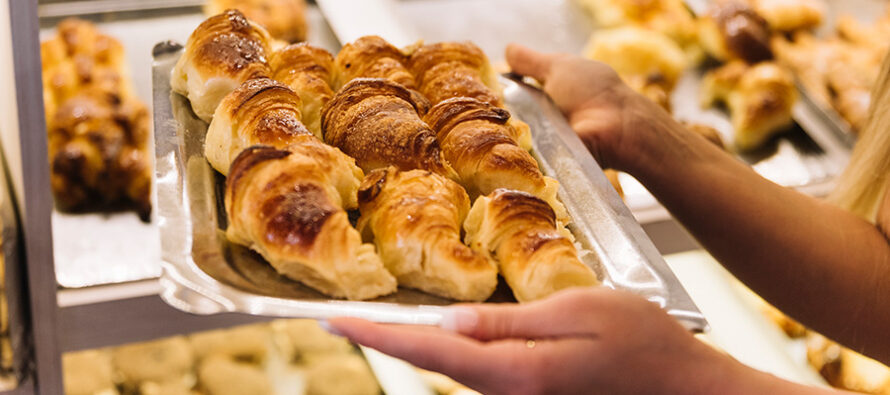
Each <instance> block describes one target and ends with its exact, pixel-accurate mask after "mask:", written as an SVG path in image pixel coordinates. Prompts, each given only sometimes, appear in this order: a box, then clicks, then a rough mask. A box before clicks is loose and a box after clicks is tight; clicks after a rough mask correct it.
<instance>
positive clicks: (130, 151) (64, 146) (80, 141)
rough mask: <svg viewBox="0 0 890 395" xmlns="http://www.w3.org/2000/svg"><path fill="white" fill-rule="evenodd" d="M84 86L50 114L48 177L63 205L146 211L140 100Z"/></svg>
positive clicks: (144, 118)
mask: <svg viewBox="0 0 890 395" xmlns="http://www.w3.org/2000/svg"><path fill="white" fill-rule="evenodd" d="M120 100H121V99H120V98H119V97H116V96H110V95H107V94H104V93H101V92H98V93H96V92H90V91H84V92H83V93H81V94H79V95H77V96H74V97H72V98H70V99H68V100H66V101H65V102H64V103H62V105H61V107H60V108H59V109H58V110H57V111H56V114H55V116H54V117H53V119H51V120H49V122H48V124H49V136H48V148H49V156H50V183H51V185H52V190H53V194H54V196H55V200H56V204H57V205H58V206H59V207H60V208H61V209H63V210H66V211H83V210H91V209H96V208H101V207H113V206H115V205H121V204H123V205H128V206H133V207H134V208H135V209H136V210H137V211H138V213H139V214H140V216H141V217H142V218H143V220H148V219H149V216H150V214H151V171H152V168H151V158H150V156H149V154H148V152H147V150H148V146H147V144H148V133H149V132H148V122H149V118H148V110H147V109H146V108H145V107H144V106H143V105H142V103H140V102H138V101H135V100H131V99H125V100H124V101H120Z"/></svg>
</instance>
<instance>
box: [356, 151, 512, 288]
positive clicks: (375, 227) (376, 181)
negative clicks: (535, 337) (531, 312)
mask: <svg viewBox="0 0 890 395" xmlns="http://www.w3.org/2000/svg"><path fill="white" fill-rule="evenodd" d="M358 197H359V207H360V208H361V212H362V216H361V218H359V221H358V226H357V228H358V230H359V232H361V233H362V234H363V235H367V236H366V239H370V238H373V240H374V244H376V245H377V251H378V253H379V254H380V257H381V259H382V260H383V264H384V265H385V266H386V269H387V270H389V272H390V273H392V274H393V275H394V276H395V277H396V279H397V280H398V282H399V285H402V286H406V287H410V288H416V289H420V290H422V291H425V292H428V293H431V294H434V295H439V296H443V297H446V298H451V299H456V300H462V301H477V302H478V301H483V300H486V299H488V297H489V296H491V294H492V293H493V292H494V289H495V287H496V286H497V284H498V271H497V266H496V265H495V264H494V263H493V262H491V261H489V260H488V258H487V257H485V256H482V255H481V254H478V253H476V252H474V251H473V250H472V249H470V248H469V247H467V246H466V245H464V244H463V242H462V241H461V239H460V230H461V224H462V223H463V221H464V218H465V217H466V215H467V212H468V211H469V210H470V199H469V198H468V197H467V193H466V192H464V190H463V188H461V186H460V185H458V184H457V183H455V182H454V181H451V180H449V179H447V178H445V177H442V176H440V175H437V174H435V173H430V172H428V171H424V170H412V171H408V172H400V171H398V170H396V169H395V168H392V167H391V168H389V169H378V170H374V171H373V172H371V173H370V174H368V176H367V177H366V178H365V181H364V182H363V183H362V186H361V188H360V189H359V192H358Z"/></svg>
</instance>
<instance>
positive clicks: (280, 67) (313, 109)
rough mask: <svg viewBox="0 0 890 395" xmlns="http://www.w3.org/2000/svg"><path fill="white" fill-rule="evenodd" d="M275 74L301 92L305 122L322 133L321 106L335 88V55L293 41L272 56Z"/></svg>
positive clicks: (329, 98)
mask: <svg viewBox="0 0 890 395" xmlns="http://www.w3.org/2000/svg"><path fill="white" fill-rule="evenodd" d="M269 65H270V66H271V67H272V78H274V79H275V80H277V81H279V82H281V83H283V84H285V85H287V86H288V87H290V88H291V89H293V90H294V92H296V93H297V94H298V95H300V102H301V107H300V111H301V112H302V114H303V123H304V124H305V125H306V127H307V128H309V130H310V131H311V132H312V134H314V135H315V136H316V137H318V138H320V139H322V138H324V137H323V136H322V134H321V109H322V107H324V105H325V104H327V103H328V102H329V101H330V100H331V97H333V96H334V91H333V90H332V89H331V86H333V84H334V57H333V56H331V54H330V53H329V52H328V51H325V50H323V49H321V48H316V47H313V46H311V45H309V44H305V43H301V44H292V45H289V46H287V47H284V48H282V49H279V50H277V51H275V52H273V53H272V55H271V56H270V57H269Z"/></svg>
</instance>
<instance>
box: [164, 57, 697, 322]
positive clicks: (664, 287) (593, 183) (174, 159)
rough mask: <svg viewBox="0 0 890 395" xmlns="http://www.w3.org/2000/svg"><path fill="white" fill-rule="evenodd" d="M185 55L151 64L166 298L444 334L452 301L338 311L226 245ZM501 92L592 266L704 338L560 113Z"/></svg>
mask: <svg viewBox="0 0 890 395" xmlns="http://www.w3.org/2000/svg"><path fill="white" fill-rule="evenodd" d="M181 52H182V51H181V46H179V45H178V44H171V43H162V44H159V45H158V46H156V48H155V60H154V64H153V69H154V74H153V75H154V79H153V86H154V111H155V113H154V122H155V147H156V152H157V159H156V176H157V177H156V179H157V184H156V185H157V190H158V214H159V216H160V221H159V222H160V224H161V246H162V259H163V275H162V277H161V284H162V287H163V291H162V293H161V296H162V297H163V298H164V299H165V300H166V301H167V302H168V303H170V304H171V305H173V306H174V307H177V308H179V309H182V310H185V311H188V312H192V313H197V314H213V313H221V312H242V313H248V314H256V315H268V316H278V317H306V318H316V319H323V318H327V317H332V316H356V317H362V318H366V319H370V320H374V321H380V322H392V323H404V324H426V325H437V324H439V323H440V322H441V319H442V315H441V309H442V307H441V306H444V305H447V304H450V303H452V301H450V300H446V299H442V298H438V297H435V296H432V295H428V294H425V293H422V292H418V291H413V290H409V289H400V290H399V291H398V292H397V293H396V294H394V295H390V296H386V297H383V298H379V299H377V300H375V301H372V302H353V301H341V300H331V299H330V298H328V297H326V296H324V295H321V294H319V293H317V292H315V291H313V290H311V289H309V288H308V287H305V286H303V285H301V284H299V283H297V282H294V281H291V280H288V279H286V278H284V277H282V276H279V275H278V274H277V273H276V272H275V271H274V270H273V269H272V268H271V266H269V265H268V264H267V263H265V262H264V261H263V259H262V258H261V257H259V256H258V255H257V254H255V253H253V252H251V251H249V250H247V249H246V248H244V247H240V246H237V245H233V244H231V243H229V242H228V241H226V239H225V235H224V233H223V229H224V228H225V220H226V219H225V210H224V209H223V207H222V203H221V199H220V193H221V191H222V188H223V186H224V180H223V178H222V177H221V176H220V175H219V174H217V173H216V172H215V171H213V170H212V169H211V167H210V166H209V165H208V163H207V161H206V160H205V159H204V156H203V151H204V135H205V133H206V129H207V124H206V123H204V122H202V121H200V120H198V119H197V118H196V117H195V116H194V114H193V113H192V112H191V109H190V106H189V105H188V102H187V100H186V99H185V98H184V97H182V96H180V95H178V94H171V91H170V83H169V82H170V81H169V76H170V70H171V68H172V67H173V65H174V63H175V61H176V60H177V59H178V58H179V56H180V54H181ZM503 83H504V84H505V86H506V91H505V94H506V102H507V104H508V106H509V107H510V108H511V109H512V110H513V111H514V114H515V115H516V116H517V117H519V118H520V119H522V120H523V121H525V122H527V123H528V124H529V125H530V126H531V128H532V131H533V136H534V146H535V152H536V154H537V156H538V160H539V162H540V164H541V167H542V169H543V170H544V172H545V173H546V174H548V175H550V176H552V177H554V178H556V179H557V180H559V181H560V183H561V184H562V185H563V188H561V189H560V194H559V196H560V198H561V199H562V201H563V202H564V203H565V204H566V206H567V208H568V209H569V213H570V214H571V215H572V217H573V219H574V221H575V222H574V225H573V226H572V227H571V230H572V231H573V233H574V234H575V236H576V238H577V239H578V242H579V243H580V244H581V246H582V247H583V248H584V249H586V250H588V251H589V252H590V253H588V254H586V255H585V256H584V258H583V259H584V261H585V263H587V264H589V265H590V266H591V267H593V268H594V270H595V271H596V272H597V274H598V275H599V277H600V278H601V279H602V280H604V284H605V285H606V286H609V287H614V288H617V289H624V290H629V291H632V292H635V293H637V294H639V295H642V296H644V297H646V298H648V299H649V300H652V301H653V302H656V303H658V304H660V305H661V306H663V307H664V308H665V309H666V310H667V311H668V312H669V313H670V314H671V315H673V316H675V317H676V318H677V319H678V320H679V321H680V322H682V323H683V324H684V325H685V326H686V327H687V328H689V329H690V330H694V331H702V330H704V329H705V328H706V327H707V322H706V321H705V319H704V317H703V316H702V314H701V313H700V312H699V310H698V309H697V308H696V306H695V305H694V303H693V302H692V300H691V299H690V298H689V296H688V295H687V293H686V291H685V290H684V289H683V287H682V285H680V283H679V282H678V281H677V279H676V277H674V275H673V273H671V271H670V270H669V269H668V267H667V265H666V264H665V262H664V260H663V259H662V257H661V255H660V254H659V253H658V251H657V250H656V249H655V247H654V245H653V244H652V243H651V241H650V240H649V239H648V238H647V237H646V236H645V234H644V233H643V230H642V228H640V226H639V225H638V224H637V223H636V221H635V220H634V218H633V216H632V215H631V213H630V211H629V210H628V209H627V208H626V207H625V206H624V204H623V202H622V201H621V199H620V198H619V197H618V195H617V194H616V193H615V191H614V190H613V189H612V188H611V186H610V184H609V182H608V181H607V180H606V178H605V176H604V175H603V173H602V171H601V170H600V168H599V166H598V165H597V164H596V162H595V161H594V160H593V158H592V157H591V156H590V154H589V153H588V152H587V151H586V150H585V149H584V146H583V144H581V142H580V141H579V140H578V137H577V136H576V135H575V134H574V132H573V131H572V129H571V128H570V127H569V126H568V124H567V123H566V121H565V120H564V118H563V117H562V114H561V113H560V112H559V110H558V109H557V108H556V107H555V106H554V105H553V104H552V103H551V102H550V101H549V99H548V98H547V97H546V95H544V94H543V93H542V92H540V91H538V90H537V89H535V88H532V87H530V86H528V85H525V84H523V83H521V82H516V81H513V80H509V79H506V78H505V79H503ZM512 300H513V299H512V296H511V294H510V292H509V289H507V288H506V287H504V286H501V287H499V289H498V290H497V291H496V292H495V295H494V296H493V297H492V298H491V299H490V300H489V301H491V302H509V301H512Z"/></svg>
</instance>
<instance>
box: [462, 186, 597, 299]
mask: <svg viewBox="0 0 890 395" xmlns="http://www.w3.org/2000/svg"><path fill="white" fill-rule="evenodd" d="M464 229H465V230H466V232H467V233H466V241H467V243H468V244H469V245H470V246H471V247H472V248H473V249H474V250H476V251H479V252H480V253H482V254H485V255H487V256H489V257H490V258H492V259H495V260H496V261H497V262H498V266H499V268H500V272H501V275H503V276H504V279H505V280H506V281H507V284H508V285H510V288H511V289H512V290H513V295H515V296H516V300H518V301H520V302H529V301H532V300H537V299H541V298H544V297H546V296H548V295H550V294H553V293H555V292H558V291H560V290H563V289H566V288H571V287H591V286H595V285H597V284H599V281H598V280H597V278H596V274H594V272H593V270H591V268H590V267H588V266H587V265H585V264H584V263H582V262H581V260H580V259H578V251H577V250H576V249H575V245H574V244H573V243H572V239H571V236H570V235H569V233H568V231H567V230H566V229H565V228H558V227H557V222H556V214H555V213H554V212H553V209H552V208H550V205H548V204H547V203H546V202H545V201H543V200H541V199H538V198H536V197H534V196H532V195H529V194H527V193H524V192H519V191H511V190H507V189H498V190H496V191H494V192H492V193H491V194H490V195H488V196H483V197H480V198H479V199H477V200H476V203H474V204H473V208H472V209H470V213H469V215H468V216H467V220H466V221H465V222H464Z"/></svg>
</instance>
